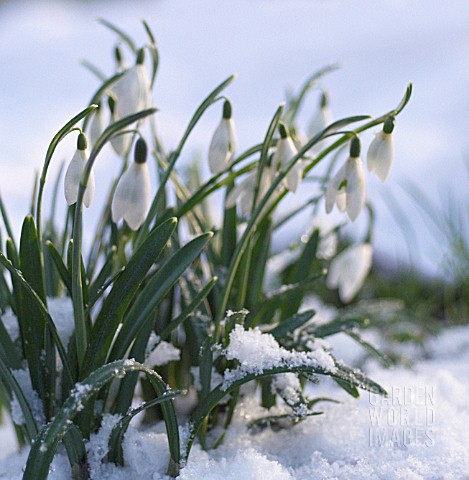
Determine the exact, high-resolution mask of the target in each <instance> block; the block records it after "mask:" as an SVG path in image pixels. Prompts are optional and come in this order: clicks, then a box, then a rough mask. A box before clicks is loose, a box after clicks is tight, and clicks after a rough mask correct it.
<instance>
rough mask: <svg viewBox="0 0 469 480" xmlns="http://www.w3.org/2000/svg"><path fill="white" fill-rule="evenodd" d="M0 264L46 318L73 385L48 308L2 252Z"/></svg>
mask: <svg viewBox="0 0 469 480" xmlns="http://www.w3.org/2000/svg"><path fill="white" fill-rule="evenodd" d="M0 263H1V264H2V265H3V266H4V267H5V268H6V269H7V270H8V271H9V272H10V274H11V276H12V279H14V281H15V282H16V283H17V285H19V286H20V287H21V288H22V289H24V292H25V293H26V295H27V298H28V301H29V302H30V303H31V304H32V305H34V306H35V308H36V309H37V310H38V311H39V313H40V314H41V315H42V317H43V318H44V320H45V322H46V325H47V328H48V329H49V331H50V333H51V335H52V337H53V339H54V343H55V346H56V348H57V350H58V352H59V355H60V360H61V361H62V365H63V368H64V374H65V375H66V377H67V379H68V381H69V382H71V384H72V385H73V375H72V370H71V367H70V364H69V361H68V357H67V353H66V351H65V349H64V346H63V344H62V340H61V339H60V336H59V334H58V332H57V328H56V327H55V324H54V321H53V320H52V317H51V316H50V314H49V312H48V311H47V308H46V306H45V305H44V303H43V302H42V300H41V299H40V298H39V296H38V294H37V293H36V292H35V290H34V289H33V288H32V287H31V285H29V283H28V282H27V281H26V280H25V279H24V277H23V274H22V273H21V272H20V271H19V270H17V269H16V268H15V267H14V266H13V265H12V263H11V262H10V260H8V259H7V258H6V257H5V256H4V255H3V253H2V252H0Z"/></svg>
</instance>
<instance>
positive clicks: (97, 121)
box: [89, 108, 104, 145]
mask: <svg viewBox="0 0 469 480" xmlns="http://www.w3.org/2000/svg"><path fill="white" fill-rule="evenodd" d="M103 130H104V121H103V116H102V114H101V108H98V109H97V110H95V113H94V115H93V118H92V120H91V124H90V133H89V137H90V140H91V143H92V144H93V145H95V144H96V142H97V141H98V138H99V137H100V135H101V133H103Z"/></svg>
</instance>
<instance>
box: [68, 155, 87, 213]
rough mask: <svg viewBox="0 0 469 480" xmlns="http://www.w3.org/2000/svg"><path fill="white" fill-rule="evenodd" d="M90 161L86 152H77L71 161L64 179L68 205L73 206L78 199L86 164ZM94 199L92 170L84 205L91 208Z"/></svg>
mask: <svg viewBox="0 0 469 480" xmlns="http://www.w3.org/2000/svg"><path fill="white" fill-rule="evenodd" d="M87 160H88V155H87V153H86V150H76V152H75V154H74V155H73V157H72V160H71V161H70V164H69V166H68V168H67V172H66V173H65V179H64V192H65V200H66V201H67V204H68V205H73V204H74V203H76V202H77V199H78V188H79V186H80V180H81V176H82V174H83V170H84V168H85V163H86V161H87ZM93 197H94V174H93V170H91V174H90V178H89V180H88V186H87V187H86V190H85V195H84V198H83V203H84V204H85V206H86V207H89V206H90V205H91V203H92V201H93Z"/></svg>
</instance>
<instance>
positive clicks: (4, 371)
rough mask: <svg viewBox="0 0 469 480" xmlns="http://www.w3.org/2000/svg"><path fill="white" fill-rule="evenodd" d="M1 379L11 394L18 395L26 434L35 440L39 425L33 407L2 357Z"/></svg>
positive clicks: (0, 358) (0, 362)
mask: <svg viewBox="0 0 469 480" xmlns="http://www.w3.org/2000/svg"><path fill="white" fill-rule="evenodd" d="M0 379H1V380H2V383H4V384H5V385H6V386H7V387H8V389H9V391H10V392H11V394H14V395H15V396H16V399H17V400H18V403H19V405H20V408H21V413H22V414H23V418H24V425H25V431H26V435H27V436H28V440H29V441H30V442H31V441H33V440H34V438H35V437H36V435H37V427H36V422H35V421H34V417H33V414H32V413H31V408H30V407H29V404H28V401H27V400H26V397H25V396H24V394H23V391H22V390H21V387H20V386H19V385H18V382H17V381H16V378H15V377H14V376H13V374H12V373H11V371H10V369H9V368H8V367H7V366H6V364H5V362H4V361H3V359H2V357H0Z"/></svg>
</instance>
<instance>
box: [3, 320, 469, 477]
mask: <svg viewBox="0 0 469 480" xmlns="http://www.w3.org/2000/svg"><path fill="white" fill-rule="evenodd" d="M336 343H340V347H341V348H344V347H345V343H344V342H343V341H342V342H336ZM337 346H339V345H337ZM339 352H340V349H339ZM428 352H429V353H430V358H428V359H425V360H423V359H422V360H420V361H418V362H417V363H416V365H415V366H414V368H413V369H411V370H409V369H404V368H402V367H398V368H395V369H392V370H385V369H383V368H382V367H379V366H377V365H376V364H374V363H369V364H368V368H367V371H368V372H369V374H370V376H371V377H372V378H373V379H375V380H377V381H378V382H379V383H381V384H382V385H383V386H384V387H385V388H386V389H387V391H388V393H389V397H388V398H382V397H377V396H375V395H373V394H368V393H363V394H362V397H361V398H360V399H358V400H355V399H352V398H350V397H347V396H346V394H344V393H343V392H342V391H339V390H338V389H337V388H334V387H333V386H332V385H329V384H328V383H327V382H324V383H321V384H320V385H318V386H315V387H314V389H311V390H310V395H311V396H323V395H327V396H331V397H333V398H336V399H340V400H341V403H340V404H333V403H320V404H318V406H317V409H318V410H321V411H323V412H324V414H323V415H320V416H315V417H310V418H309V419H307V420H305V421H303V422H302V423H300V424H298V425H296V426H295V427H293V428H290V429H284V430H281V431H277V432H274V431H272V430H271V429H269V428H267V429H265V430H263V431H258V432H251V431H249V430H248V429H247V427H246V425H247V424H248V423H249V421H251V420H253V419H255V418H259V417H262V416H266V414H267V412H266V411H263V410H262V409H261V408H260V407H258V406H257V402H256V401H255V400H254V398H253V397H252V396H249V395H247V396H246V398H245V399H244V400H243V401H242V403H240V406H239V408H238V409H237V411H236V418H235V421H234V423H233V425H232V426H231V427H230V429H229V430H228V433H227V436H226V437H225V440H224V443H223V445H222V446H221V447H219V448H218V449H217V450H211V451H203V450H201V448H200V447H199V446H198V445H195V446H194V448H193V450H192V453H191V456H190V459H189V462H188V464H187V466H186V467H185V468H184V469H183V470H182V472H181V475H180V477H179V478H181V480H183V479H187V480H188V479H193V480H199V479H201V478H203V479H205V480H237V479H238V478H242V479H243V480H257V479H258V478H268V479H269V480H277V479H278V480H310V479H312V478H314V479H340V480H350V479H357V480H363V479H386V480H393V479H396V480H397V479H400V480H418V479H426V480H430V479H432V480H440V479H442V480H443V479H444V480H462V479H468V478H469V449H468V445H469V429H468V428H467V425H468V424H469V406H468V403H467V398H468V397H469V327H458V328H453V329H450V330H447V331H446V332H445V333H444V334H442V335H441V336H439V337H438V338H435V339H434V340H432V341H431V343H430V344H429V345H428ZM350 354H351V352H350V349H349V352H348V356H350ZM112 425H113V418H112V417H109V418H107V422H105V426H104V427H103V428H102V430H101V431H100V432H99V433H98V434H97V435H95V436H94V437H93V438H92V439H91V441H90V443H89V445H88V451H89V456H90V463H91V469H92V478H93V479H96V480H105V479H109V480H111V479H112V480H139V479H141V478H152V479H153V480H159V479H165V478H167V477H166V476H165V469H166V466H167V462H168V452H167V444H166V439H165V433H164V426H163V425H162V424H158V425H156V426H155V427H154V428H151V429H147V430H144V431H142V430H139V429H137V428H134V427H131V428H130V429H129V431H128V433H127V435H126V438H125V442H124V450H125V461H126V467H124V468H122V467H119V468H118V467H116V466H115V465H113V464H106V463H102V462H101V459H102V458H103V457H104V456H105V454H106V451H107V439H108V434H109V432H110V428H112ZM0 440H1V444H2V450H1V452H0V457H1V460H0V478H2V479H3V478H4V479H9V480H13V479H20V478H21V470H22V467H24V464H25V462H26V458H27V453H28V452H27V450H23V451H22V452H20V453H19V454H14V453H13V454H12V453H11V452H12V445H13V443H12V441H11V434H10V433H9V430H8V425H7V427H3V428H1V429H0ZM49 478H50V479H51V480H53V479H56V480H63V479H65V478H70V472H69V466H68V462H67V458H66V455H65V454H60V455H57V456H56V458H55V460H54V463H53V467H52V471H51V474H50V477H49Z"/></svg>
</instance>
